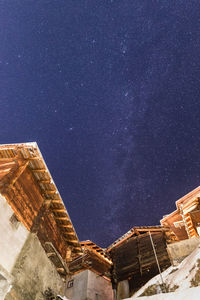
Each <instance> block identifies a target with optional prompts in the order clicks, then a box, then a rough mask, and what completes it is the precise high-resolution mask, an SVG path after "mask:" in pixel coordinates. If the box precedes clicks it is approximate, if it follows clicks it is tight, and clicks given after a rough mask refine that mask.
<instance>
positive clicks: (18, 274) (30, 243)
mask: <svg viewBox="0 0 200 300" xmlns="http://www.w3.org/2000/svg"><path fill="white" fill-rule="evenodd" d="M11 275H12V277H13V281H12V288H11V290H10V292H9V293H8V294H7V296H6V298H5V300H42V299H45V297H44V294H45V291H47V290H48V289H50V290H51V291H53V293H54V294H55V295H58V294H59V295H61V296H62V295H64V292H65V283H64V282H63V280H62V279H61V277H60V275H59V274H58V273H57V271H56V269H55V267H54V265H53V264H52V263H51V261H50V260H49V259H48V257H47V255H46V253H45V251H44V249H43V248H42V246H41V244H40V242H39V240H38V238H37V236H36V235H35V234H33V233H30V234H29V236H28V238H27V240H26V242H25V244H24V247H23V248H22V250H21V252H20V254H19V256H18V258H17V260H16V263H15V266H14V268H13V269H12V272H11Z"/></svg>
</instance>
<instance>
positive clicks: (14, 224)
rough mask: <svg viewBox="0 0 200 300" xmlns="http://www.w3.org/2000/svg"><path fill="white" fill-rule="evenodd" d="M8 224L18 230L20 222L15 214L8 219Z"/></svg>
mask: <svg viewBox="0 0 200 300" xmlns="http://www.w3.org/2000/svg"><path fill="white" fill-rule="evenodd" d="M10 223H11V225H12V227H13V228H14V229H17V228H18V226H19V223H20V222H19V220H18V219H17V217H16V215H15V214H12V216H11V217H10Z"/></svg>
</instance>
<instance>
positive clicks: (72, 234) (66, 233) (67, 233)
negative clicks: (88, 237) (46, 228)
mask: <svg viewBox="0 0 200 300" xmlns="http://www.w3.org/2000/svg"><path fill="white" fill-rule="evenodd" d="M63 234H64V235H71V236H76V234H75V232H74V231H73V232H67V231H65V232H63Z"/></svg>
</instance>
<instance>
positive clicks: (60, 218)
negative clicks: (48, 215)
mask: <svg viewBox="0 0 200 300" xmlns="http://www.w3.org/2000/svg"><path fill="white" fill-rule="evenodd" d="M54 217H55V219H56V220H67V221H69V218H68V216H65V217H56V216H55V215H54Z"/></svg>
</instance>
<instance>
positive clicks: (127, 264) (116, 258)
mask: <svg viewBox="0 0 200 300" xmlns="http://www.w3.org/2000/svg"><path fill="white" fill-rule="evenodd" d="M151 235H152V239H153V242H154V245H155V249H156V253H157V257H158V261H159V264H160V267H161V269H162V270H164V269H166V268H167V267H169V266H170V260H169V257H168V253H167V250H166V240H165V235H164V233H163V232H155V233H151ZM111 257H112V260H113V265H114V268H113V277H114V279H115V280H116V281H117V282H119V281H122V280H126V279H130V278H131V277H133V278H141V277H145V276H146V275H148V278H149V277H151V274H152V277H153V276H154V275H155V273H156V274H157V273H158V267H157V264H156V259H155V255H154V252H153V248H152V244H151V240H150V236H149V233H146V234H141V235H139V236H137V237H133V238H130V239H128V240H126V241H125V242H124V243H122V244H121V245H119V246H117V247H115V248H113V249H112V250H111Z"/></svg>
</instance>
